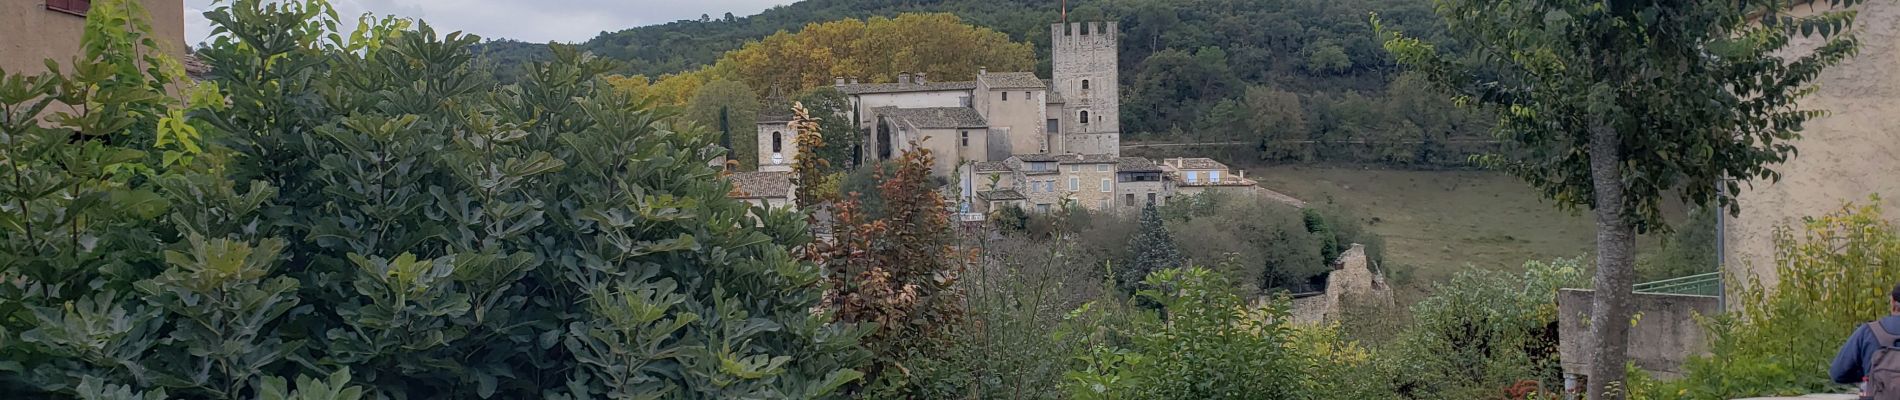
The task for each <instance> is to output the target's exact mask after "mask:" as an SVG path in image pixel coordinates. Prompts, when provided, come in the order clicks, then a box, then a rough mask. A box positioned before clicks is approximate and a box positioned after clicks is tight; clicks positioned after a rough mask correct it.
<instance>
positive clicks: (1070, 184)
mask: <svg viewBox="0 0 1900 400" xmlns="http://www.w3.org/2000/svg"><path fill="white" fill-rule="evenodd" d="M1059 163H1060V164H1061V165H1062V182H1061V185H1062V186H1061V187H1060V189H1061V190H1063V191H1065V192H1068V198H1069V200H1070V201H1073V202H1074V203H1073V204H1075V205H1077V206H1081V207H1084V208H1088V209H1091V210H1106V209H1109V207H1110V206H1111V205H1112V204H1113V201H1114V197H1115V157H1110V156H1108V155H1105V154H1098V155H1086V156H1084V155H1067V156H1063V157H1062V158H1061V159H1060V161H1059Z"/></svg>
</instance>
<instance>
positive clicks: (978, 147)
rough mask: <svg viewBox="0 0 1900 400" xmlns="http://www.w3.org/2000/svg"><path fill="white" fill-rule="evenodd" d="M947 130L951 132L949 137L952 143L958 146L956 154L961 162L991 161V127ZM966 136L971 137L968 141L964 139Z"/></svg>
mask: <svg viewBox="0 0 1900 400" xmlns="http://www.w3.org/2000/svg"><path fill="white" fill-rule="evenodd" d="M945 131H947V132H948V133H949V135H950V136H948V137H949V138H952V142H953V143H952V145H954V146H956V153H954V154H956V156H957V161H958V163H959V164H961V163H964V162H977V161H989V159H990V157H989V148H990V140H989V135H990V130H989V129H987V128H962V129H954V130H945ZM966 136H967V137H968V138H969V141H968V142H967V143H966V142H965V141H964V138H965V137H966Z"/></svg>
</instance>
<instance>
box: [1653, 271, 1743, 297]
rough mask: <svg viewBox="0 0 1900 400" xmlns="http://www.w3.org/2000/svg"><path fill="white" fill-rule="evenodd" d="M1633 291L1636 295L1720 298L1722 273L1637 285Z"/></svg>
mask: <svg viewBox="0 0 1900 400" xmlns="http://www.w3.org/2000/svg"><path fill="white" fill-rule="evenodd" d="M1634 291H1635V292H1636V293H1650V294H1681V295H1692V296H1721V295H1722V273H1721V272H1710V273H1706V274H1696V275H1689V276H1685V277H1680V278H1669V279H1664V280H1660V281H1655V282H1644V283H1638V284H1636V287H1635V288H1634Z"/></svg>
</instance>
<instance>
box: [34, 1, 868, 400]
mask: <svg viewBox="0 0 1900 400" xmlns="http://www.w3.org/2000/svg"><path fill="white" fill-rule="evenodd" d="M265 3H266V2H263V1H256V0H239V1H235V2H232V3H230V4H229V5H228V6H225V7H220V8H219V9H217V10H215V11H214V12H212V13H210V15H208V17H209V18H210V20H211V21H212V22H213V23H214V24H215V25H216V29H218V30H219V31H221V32H229V33H231V34H230V35H228V36H220V37H219V38H217V39H215V41H214V43H212V44H211V45H210V46H209V48H206V49H204V50H202V52H201V54H202V55H203V57H204V59H205V60H206V61H207V62H208V63H209V64H210V65H211V66H212V68H213V71H214V72H213V74H212V76H211V82H210V83H209V85H210V86H204V87H201V88H200V89H195V90H194V91H193V93H194V95H195V96H199V95H201V96H203V98H200V99H195V100H208V101H194V102H192V103H191V104H193V105H194V106H195V107H198V108H196V109H193V110H191V112H190V114H189V115H190V116H191V118H184V117H185V115H186V114H185V112H183V111H184V110H181V109H178V108H177V105H176V104H157V105H156V106H154V104H153V103H150V101H151V100H152V99H154V98H163V97H162V96H163V93H164V90H163V88H164V87H165V85H166V82H165V79H166V78H163V77H161V76H154V75H150V74H148V73H146V72H143V71H163V70H165V69H166V68H160V67H158V66H164V65H175V62H173V63H171V64H167V63H165V62H163V61H164V60H159V61H160V62H156V63H147V62H142V61H141V62H133V61H130V60H129V57H128V56H127V55H128V54H136V53H129V52H124V51H122V50H123V49H124V48H135V46H124V47H123V48H121V50H108V52H113V53H112V54H95V55H92V56H91V58H90V59H84V60H79V61H78V64H77V65H74V66H73V67H74V68H73V71H74V72H71V73H70V74H68V75H54V74H47V75H40V76H35V77H30V78H29V77H23V76H20V75H6V74H0V75H5V76H0V109H4V110H5V111H6V113H5V116H4V120H5V123H3V124H0V137H5V138H7V139H8V140H5V141H3V144H0V152H3V153H0V159H5V160H8V162H6V163H3V164H0V174H5V175H7V176H13V177H16V178H19V179H8V180H5V181H6V182H5V183H0V204H6V205H5V206H0V249H4V250H3V252H4V254H6V255H7V256H6V257H4V259H0V281H5V282H8V284H6V285H0V360H4V362H0V393H8V394H13V395H16V396H21V397H51V398H74V397H80V398H93V397H95V396H99V395H104V394H112V397H123V398H137V397H143V398H161V397H162V398H181V399H231V398H246V399H249V398H260V397H261V398H281V397H284V395H291V396H292V397H305V398H318V397H316V396H317V395H318V393H317V392H331V391H334V392H337V393H341V394H343V395H342V396H340V397H338V398H352V397H354V396H353V395H355V394H359V393H360V394H362V395H363V396H366V397H370V398H554V399H563V398H602V397H612V398H626V397H646V396H651V397H662V396H678V397H702V398H734V397H745V398H808V397H838V396H840V395H841V393H840V392H839V391H838V390H837V389H838V388H839V387H841V386H842V385H845V384H847V383H850V382H852V381H854V380H856V379H858V377H859V375H860V373H859V372H858V371H856V370H855V368H858V367H859V366H861V365H863V364H864V363H865V362H866V361H867V359H868V357H869V354H868V353H867V352H865V351H864V350H862V349H861V348H859V347H858V337H859V336H860V335H861V332H859V331H857V330H855V329H852V328H850V327H849V326H846V325H841V324H836V323H833V322H832V321H831V319H830V316H829V315H828V314H826V313H823V312H814V311H813V309H814V306H816V305H818V304H819V299H820V298H821V296H822V295H823V293H824V291H823V289H822V287H821V286H820V284H821V282H822V277H821V274H820V271H819V269H818V268H817V266H816V265H814V264H813V263H811V262H807V261H802V260H799V259H797V258H794V257H793V253H792V250H793V249H794V248H799V247H801V246H806V245H807V244H808V243H810V242H811V239H812V238H811V235H810V234H809V230H808V229H807V226H806V225H805V217H804V216H802V215H796V214H792V213H789V212H784V211H777V210H767V209H762V208H752V207H748V206H747V205H746V204H745V203H742V202H738V201H735V200H731V199H728V198H727V197H726V194H727V193H728V192H729V191H730V190H732V187H731V185H730V184H729V183H728V182H727V181H726V180H725V179H720V177H719V175H718V174H717V172H716V171H715V170H713V169H712V168H709V167H707V166H706V163H707V161H708V160H710V159H712V158H714V157H717V156H719V155H721V154H722V153H723V151H722V150H720V149H719V148H718V147H716V146H714V144H715V142H716V138H715V136H714V135H711V134H708V133H706V132H703V131H698V130H685V131H675V130H673V126H672V125H671V124H670V121H672V119H671V118H672V117H671V116H670V115H668V114H666V113H663V112H658V111H654V110H651V109H649V108H647V107H646V106H645V105H643V104H640V103H638V102H636V101H634V100H633V99H631V98H629V97H627V96H626V95H623V94H618V93H614V92H612V91H611V90H607V89H606V88H607V86H606V85H605V84H603V83H601V82H600V81H599V80H597V79H596V78H595V77H596V76H597V75H598V74H599V73H601V72H603V71H607V70H610V69H612V66H611V65H608V64H605V63H603V62H602V61H600V60H597V59H593V58H592V57H589V56H585V55H582V54H580V53H578V52H576V51H573V50H572V49H568V48H559V49H557V50H556V51H555V52H554V57H553V58H552V61H550V62H546V63H539V64H536V65H534V66H533V67H531V68H530V69H529V70H528V71H527V73H526V78H525V80H524V81H523V82H521V83H519V84H518V85H509V86H499V85H495V84H493V83H491V82H486V81H483V80H482V79H481V78H479V77H478V75H479V74H475V73H473V72H472V71H471V67H470V66H469V60H470V58H471V56H470V54H469V53H468V48H469V46H471V45H473V44H474V43H475V42H476V41H477V39H476V38H474V37H472V36H467V35H461V34H459V33H456V34H448V35H437V34H436V33H435V32H434V31H433V30H432V29H430V28H429V27H428V26H427V25H426V24H424V25H419V26H418V29H415V30H406V29H403V27H405V26H406V25H405V23H404V22H401V21H396V20H376V21H369V22H368V23H366V24H364V28H363V29H364V30H363V31H360V32H357V33H356V34H343V33H340V32H335V31H333V30H331V29H333V28H330V27H334V26H336V24H337V22H338V20H337V18H336V16H335V13H334V12H333V11H331V10H330V8H329V6H328V4H327V3H325V2H323V1H320V0H311V1H289V2H272V4H268V5H267V4H265ZM131 4H137V2H135V1H129V0H111V1H96V2H94V3H93V10H94V13H92V14H90V15H89V16H88V25H89V26H90V27H91V28H89V31H95V30H96V31H99V32H103V33H104V34H102V35H95V34H92V33H89V34H88V35H87V40H88V48H102V49H109V48H115V46H112V45H111V43H112V42H110V41H119V40H121V39H124V41H126V42H131V43H137V42H139V41H138V40H136V38H127V37H125V36H126V35H130V33H128V32H138V31H139V30H137V29H134V30H127V29H125V28H124V27H126V26H134V27H137V26H141V25H142V24H139V23H135V22H131V20H128V19H125V18H126V17H127V15H128V14H127V13H122V12H117V11H116V10H121V9H122V8H121V7H124V6H127V5H131ZM343 37H350V38H351V40H349V41H344V40H343V39H342V38H343ZM102 40H103V41H108V42H101V41H102ZM147 65H149V66H154V68H150V69H140V68H138V67H139V66H147ZM213 87H215V88H216V90H209V89H206V88H213ZM205 92H209V94H207V93H205ZM154 95H157V96H160V97H153V96H154ZM220 96H222V97H226V98H228V99H229V101H225V99H223V98H217V97H220ZM44 99H57V100H59V101H61V102H65V103H69V104H89V105H91V106H92V107H82V108H81V109H79V110H75V111H72V112H71V113H66V112H62V114H64V115H61V116H59V117H56V118H54V119H52V121H53V122H51V123H49V124H47V125H45V126H41V125H39V124H38V123H37V122H35V121H32V120H30V119H28V118H21V116H32V115H36V114H37V110H33V109H34V108H36V106H35V104H44V103H42V101H43V100H44ZM292 377H296V378H297V379H296V384H295V385H294V387H293V386H292V385H290V384H289V382H290V380H291V379H290V378H292ZM310 377H328V378H324V379H317V378H310ZM300 393H301V394H302V395H305V396H299V394H300ZM325 394H327V393H325Z"/></svg>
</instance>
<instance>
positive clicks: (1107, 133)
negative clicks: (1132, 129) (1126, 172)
mask: <svg viewBox="0 0 1900 400" xmlns="http://www.w3.org/2000/svg"><path fill="white" fill-rule="evenodd" d="M1119 33H1120V30H1119V29H1118V28H1117V26H1116V24H1115V22H1108V23H1106V24H1103V23H1099V22H1080V23H1069V24H1054V25H1050V28H1049V50H1050V55H1051V58H1050V69H1051V71H1052V78H1053V79H1052V81H1053V83H1052V85H1053V86H1054V89H1053V90H1055V91H1058V92H1061V93H1062V97H1063V99H1064V100H1065V102H1064V103H1063V107H1062V116H1061V117H1060V119H1065V120H1066V121H1067V123H1065V124H1064V128H1063V131H1062V137H1063V145H1062V151H1063V152H1067V153H1077V154H1108V155H1120V154H1121V85H1120V84H1119V82H1121V80H1120V78H1121V73H1120V72H1119V69H1118V68H1119V62H1118V59H1119V57H1120V55H1119V52H1120V51H1119V50H1120V49H1119V47H1118V46H1119V45H1120V43H1121V41H1120V40H1119V39H1117V35H1118V34H1119Z"/></svg>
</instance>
